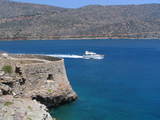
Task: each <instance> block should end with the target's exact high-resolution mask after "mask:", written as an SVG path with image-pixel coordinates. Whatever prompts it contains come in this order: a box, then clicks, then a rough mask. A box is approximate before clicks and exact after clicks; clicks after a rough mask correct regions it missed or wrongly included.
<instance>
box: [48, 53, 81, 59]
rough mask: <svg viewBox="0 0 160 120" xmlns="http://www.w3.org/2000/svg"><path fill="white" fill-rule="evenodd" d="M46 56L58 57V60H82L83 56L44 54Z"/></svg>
mask: <svg viewBox="0 0 160 120" xmlns="http://www.w3.org/2000/svg"><path fill="white" fill-rule="evenodd" d="M46 56H52V57H60V58H83V56H80V55H66V54H46Z"/></svg>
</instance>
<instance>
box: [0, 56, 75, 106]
mask: <svg viewBox="0 0 160 120" xmlns="http://www.w3.org/2000/svg"><path fill="white" fill-rule="evenodd" d="M4 66H11V68H12V72H11V73H5V72H4V70H3V67H4ZM0 70H1V72H0V83H1V84H2V85H3V86H6V89H4V88H5V87H3V89H2V87H1V86H0V90H1V93H2V95H3V94H11V95H13V96H16V97H26V98H31V99H36V100H38V101H40V102H41V103H43V104H45V105H46V106H47V107H53V106H58V105H60V104H64V103H66V102H71V101H74V100H75V99H76V98H77V95H76V94H75V92H74V91H73V90H72V87H71V85H70V83H69V81H68V78H67V75H66V70H65V66H64V60H63V59H59V58H54V57H49V56H40V55H13V54H12V55H4V54H0ZM7 87H9V88H8V89H7Z"/></svg>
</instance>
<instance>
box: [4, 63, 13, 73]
mask: <svg viewBox="0 0 160 120" xmlns="http://www.w3.org/2000/svg"><path fill="white" fill-rule="evenodd" d="M2 71H4V72H5V73H9V74H10V73H12V72H13V69H12V66H10V65H5V66H3V67H2Z"/></svg>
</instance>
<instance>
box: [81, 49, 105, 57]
mask: <svg viewBox="0 0 160 120" xmlns="http://www.w3.org/2000/svg"><path fill="white" fill-rule="evenodd" d="M83 58H84V59H104V55H101V54H96V53H95V52H90V51H85V54H84V55H83Z"/></svg>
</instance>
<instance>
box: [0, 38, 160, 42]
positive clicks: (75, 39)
mask: <svg viewBox="0 0 160 120" xmlns="http://www.w3.org/2000/svg"><path fill="white" fill-rule="evenodd" d="M118 39H124V40H137V39H138V40H139V39H140V40H160V38H143V37H142V38H128V37H127V38H126V37H114V38H107V37H96V38H59V39H56V38H53V39H48V38H43V39H38V38H37V39H0V42H3V41H4V42H6V41H8V42H9V41H33V40H34V41H38V40H44V41H45V40H62V41H63V40H64V41H65V40H73V41H77V40H118Z"/></svg>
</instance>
